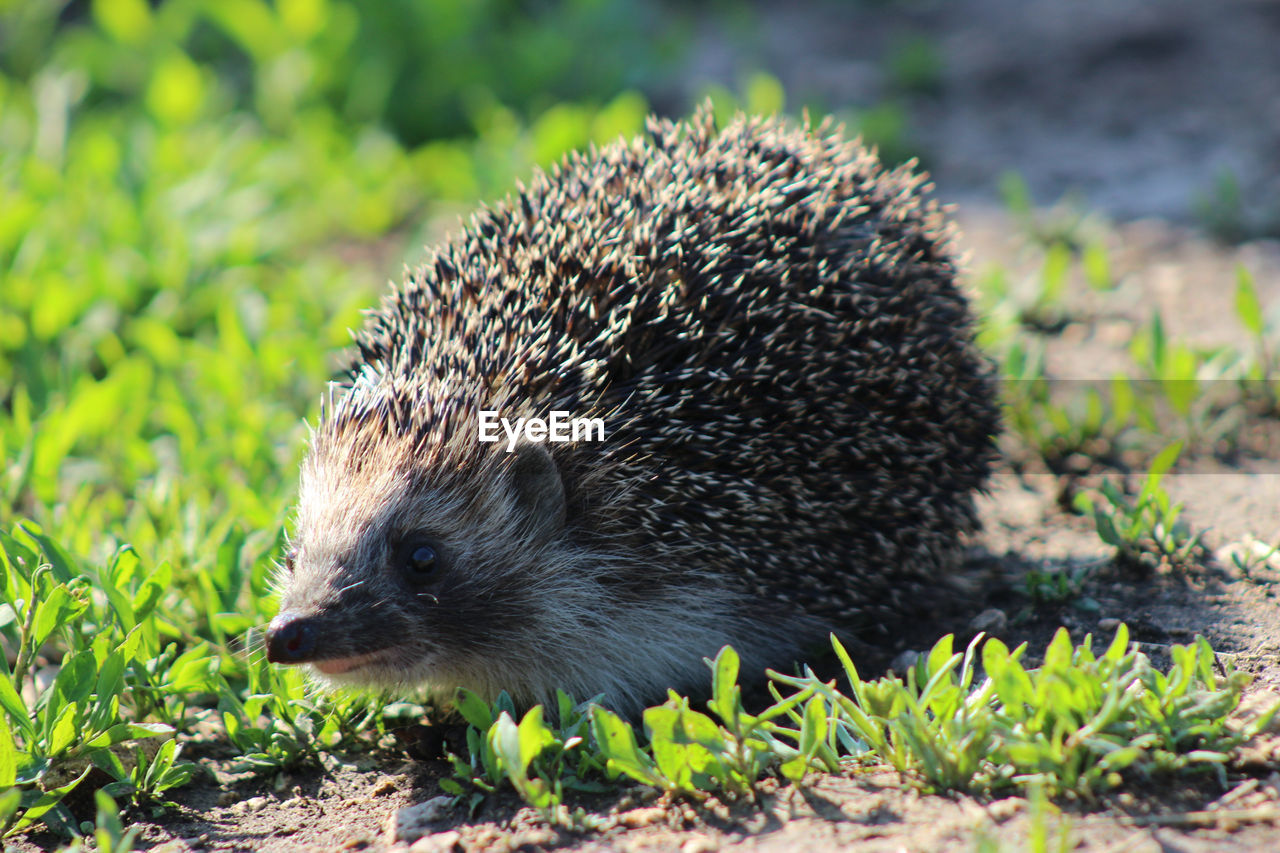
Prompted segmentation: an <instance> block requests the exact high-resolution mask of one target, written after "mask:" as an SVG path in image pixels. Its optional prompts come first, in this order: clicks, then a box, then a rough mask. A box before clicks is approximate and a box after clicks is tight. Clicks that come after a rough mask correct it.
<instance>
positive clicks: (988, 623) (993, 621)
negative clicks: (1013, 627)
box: [969, 607, 1009, 636]
mask: <svg viewBox="0 0 1280 853" xmlns="http://www.w3.org/2000/svg"><path fill="white" fill-rule="evenodd" d="M1008 626H1009V616H1008V614H1006V613H1005V612H1004V611H1003V610H1001V609H1000V608H998V607H990V608H988V609H986V610H984V611H982V612H981V613H979V614H978V615H977V616H975V617H973V618H972V619H970V620H969V630H970V631H973V632H974V633H975V634H976V633H978V632H979V631H981V632H983V633H986V634H991V635H996V636H998V635H1000V634H1002V633H1004V629H1005V628H1007V627H1008Z"/></svg>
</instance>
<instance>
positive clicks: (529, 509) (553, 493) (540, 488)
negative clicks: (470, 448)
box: [511, 442, 565, 545]
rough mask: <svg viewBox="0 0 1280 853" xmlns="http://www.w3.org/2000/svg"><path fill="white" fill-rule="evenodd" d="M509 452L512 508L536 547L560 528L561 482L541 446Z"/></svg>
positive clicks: (525, 446) (530, 445) (525, 445)
mask: <svg viewBox="0 0 1280 853" xmlns="http://www.w3.org/2000/svg"><path fill="white" fill-rule="evenodd" d="M513 452H514V453H515V456H516V458H515V460H514V461H513V462H512V464H511V485H512V487H513V488H514V490H515V495H516V507H517V509H518V510H519V511H520V512H521V513H523V514H524V516H525V518H526V523H527V524H528V526H529V529H530V530H531V531H532V532H533V535H534V538H535V540H536V541H537V543H538V544H539V545H540V544H542V543H543V542H545V541H547V540H548V539H550V538H551V537H552V536H554V535H556V533H558V532H560V529H561V528H562V527H564V515H565V508H564V482H563V481H562V480H561V479H560V469H559V468H557V467H556V463H555V460H554V459H552V458H551V454H550V453H548V452H547V449H546V448H545V447H543V446H542V445H541V444H535V443H533V442H523V443H521V444H520V445H518V446H517V447H516V449H515V450H514V451H513Z"/></svg>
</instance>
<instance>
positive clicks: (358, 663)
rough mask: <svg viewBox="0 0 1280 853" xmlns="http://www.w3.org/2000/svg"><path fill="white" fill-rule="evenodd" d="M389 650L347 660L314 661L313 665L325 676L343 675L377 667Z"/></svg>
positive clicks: (347, 658)
mask: <svg viewBox="0 0 1280 853" xmlns="http://www.w3.org/2000/svg"><path fill="white" fill-rule="evenodd" d="M387 651H388V650H387V649H380V650H379V651H376V652H369V653H368V654H363V655H352V656H350V657H345V658H329V659H328V660H316V661H312V662H311V665H312V666H314V667H315V668H316V670H318V671H319V672H320V673H321V674H323V675H342V674H343V673H348V672H351V671H352V670H355V669H362V668H365V667H368V666H371V665H375V664H378V663H381V662H382V661H384V660H385V659H386V657H387Z"/></svg>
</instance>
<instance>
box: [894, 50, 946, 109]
mask: <svg viewBox="0 0 1280 853" xmlns="http://www.w3.org/2000/svg"><path fill="white" fill-rule="evenodd" d="M887 65H888V72H889V80H890V82H891V84H892V85H893V87H894V88H895V89H897V90H898V91H900V92H902V93H904V94H908V95H936V94H938V93H939V92H940V91H942V81H943V75H944V72H945V68H944V63H943V60H942V54H941V53H940V52H939V51H938V45H937V43H936V42H935V41H934V40H933V39H931V38H928V37H926V36H920V35H917V36H912V37H910V38H906V39H903V40H901V41H899V42H897V43H896V44H894V45H893V47H892V48H891V50H890V52H889V57H888V60H887Z"/></svg>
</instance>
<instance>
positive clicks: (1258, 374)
mask: <svg viewBox="0 0 1280 853" xmlns="http://www.w3.org/2000/svg"><path fill="white" fill-rule="evenodd" d="M1235 309H1236V316H1237V317H1238V318H1239V319H1240V323H1241V324H1242V325H1243V326H1244V327H1245V330H1246V331H1247V332H1248V333H1249V336H1250V338H1252V344H1253V347H1252V348H1253V352H1252V353H1250V354H1249V355H1250V357H1249V358H1246V359H1245V361H1246V365H1247V366H1246V367H1245V369H1244V371H1243V376H1242V383H1243V385H1244V389H1243V390H1244V398H1245V399H1246V400H1252V401H1256V402H1257V404H1258V406H1259V408H1260V410H1261V412H1262V414H1266V415H1271V414H1275V413H1276V412H1277V411H1280V407H1278V405H1277V387H1276V386H1277V378H1276V353H1275V351H1274V349H1273V348H1272V346H1271V342H1270V341H1271V339H1272V338H1274V337H1275V330H1274V329H1273V328H1272V327H1271V325H1270V324H1269V323H1267V321H1266V317H1265V315H1264V314H1263V311H1262V303H1261V301H1260V300H1259V299H1258V290H1257V288H1256V287H1255V286H1254V283H1253V274H1252V273H1251V272H1249V270H1248V269H1247V268H1246V267H1245V266H1244V265H1243V264H1242V265H1240V266H1237V267H1236V297H1235Z"/></svg>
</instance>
